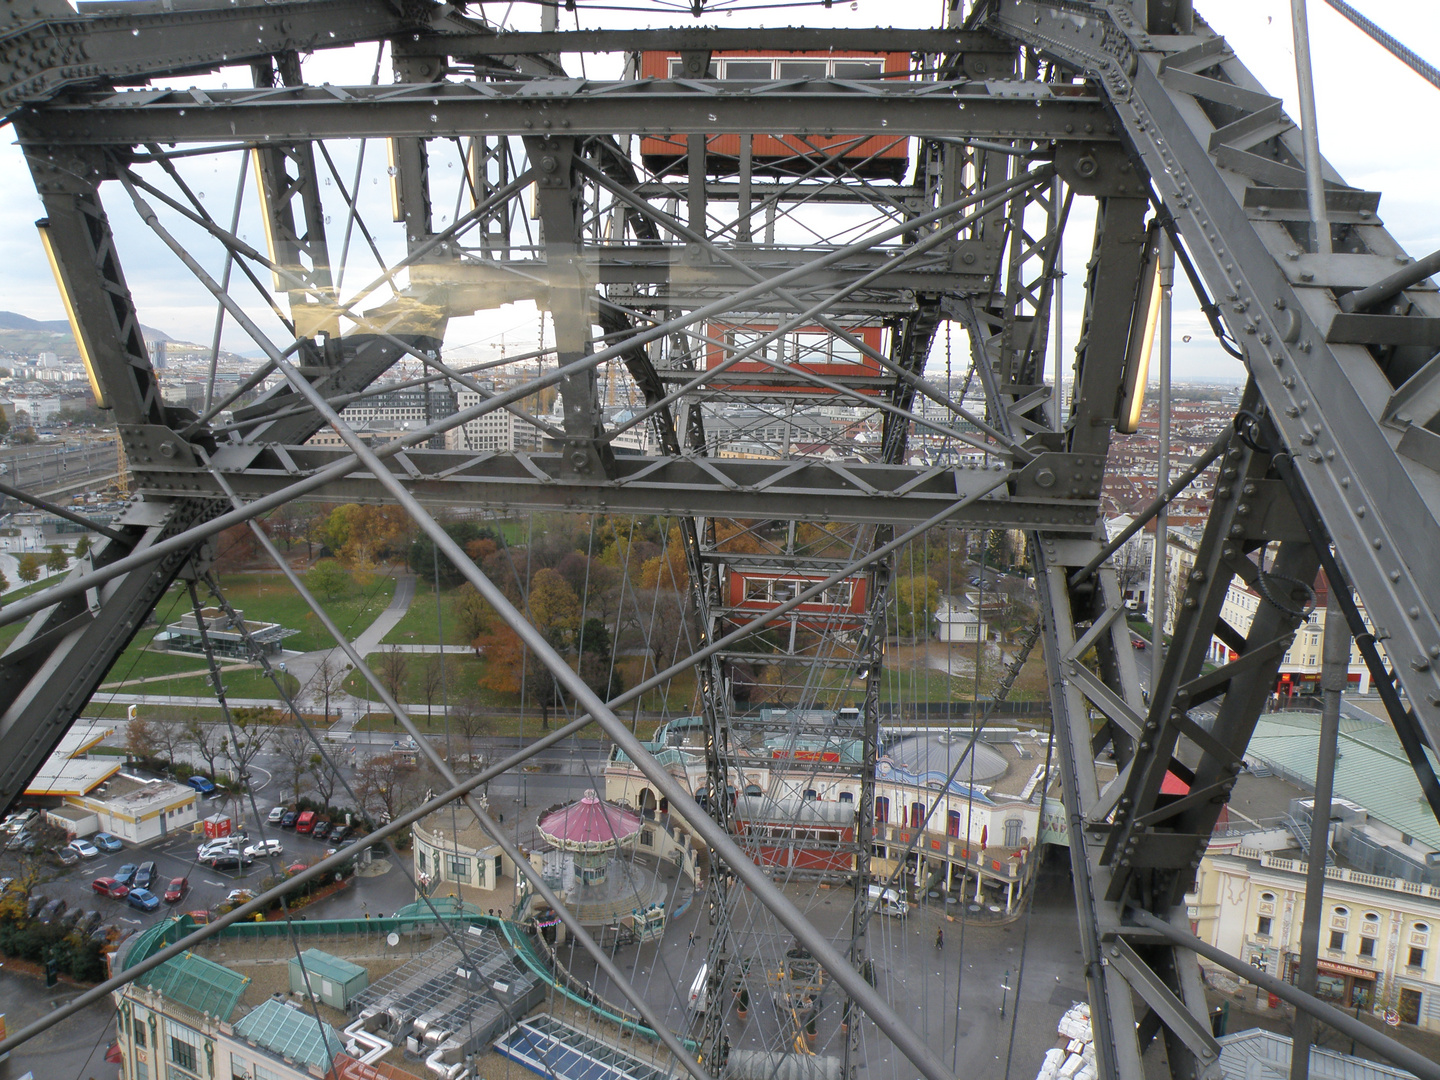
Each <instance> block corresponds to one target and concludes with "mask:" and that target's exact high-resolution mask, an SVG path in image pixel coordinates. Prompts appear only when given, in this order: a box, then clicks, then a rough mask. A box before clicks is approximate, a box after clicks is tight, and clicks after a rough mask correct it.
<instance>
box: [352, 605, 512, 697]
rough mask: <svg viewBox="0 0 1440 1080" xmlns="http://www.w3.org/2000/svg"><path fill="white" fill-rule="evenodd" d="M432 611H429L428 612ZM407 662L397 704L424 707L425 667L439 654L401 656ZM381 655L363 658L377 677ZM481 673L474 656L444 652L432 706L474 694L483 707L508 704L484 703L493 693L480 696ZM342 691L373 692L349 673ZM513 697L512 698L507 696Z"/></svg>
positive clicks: (477, 660) (359, 677) (359, 693)
mask: <svg viewBox="0 0 1440 1080" xmlns="http://www.w3.org/2000/svg"><path fill="white" fill-rule="evenodd" d="M432 610H433V609H432ZM401 655H402V656H404V657H405V660H406V662H407V664H406V673H405V688H404V690H403V692H402V693H401V694H400V704H401V705H424V704H425V668H426V666H427V665H429V664H430V663H432V662H433V663H437V664H438V662H439V660H440V653H402V654H401ZM383 659H384V657H383V654H381V653H378V652H374V653H371V654H370V655H369V656H367V657H365V663H366V664H367V665H368V666H369V668H370V670H371V671H373V672H375V673H376V674H377V675H379V674H381V668H382V666H383V665H382V660H383ZM483 670H484V661H482V660H479V659H477V658H476V657H474V656H471V655H468V654H462V653H448V654H446V655H445V668H444V672H445V682H444V693H443V694H442V693H440V692H439V691H436V692H435V695H434V698H435V700H434V704H435V705H436V706H439V705H441V704H443V703H444V702H445V701H446V700H447V699H448V700H450V701H458V700H460V699H461V698H462V697H465V696H466V695H468V694H472V693H473V694H474V695H475V697H476V698H477V700H480V702H481V704H483V705H499V704H509V702H499V701H490V700H484V696H485V693H490V694H493V691H486V692H484V693H482V688H481V687H480V686H478V684H477V681H478V680H479V678H480V675H481V673H482V672H483ZM345 690H346V692H348V693H351V694H354V695H355V696H356V697H361V698H363V697H366V696H367V691H368V694H369V696H372V697H373V696H374V693H375V691H374V689H373V688H371V687H370V684H369V683H368V682H367V681H366V680H365V679H364V678H362V677H361V676H360V675H359V674H358V673H356V672H351V673H350V675H349V676H347V677H346V679H345ZM510 696H511V697H514V696H515V695H510Z"/></svg>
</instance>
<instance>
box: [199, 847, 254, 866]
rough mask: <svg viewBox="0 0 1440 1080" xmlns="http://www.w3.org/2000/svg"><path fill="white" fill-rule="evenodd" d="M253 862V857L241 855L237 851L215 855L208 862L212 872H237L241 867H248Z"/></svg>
mask: <svg viewBox="0 0 1440 1080" xmlns="http://www.w3.org/2000/svg"><path fill="white" fill-rule="evenodd" d="M254 861H255V859H254V857H253V856H250V855H245V854H242V853H241V852H239V851H232V852H226V853H225V854H224V855H216V856H215V857H214V858H212V859H210V860H209V863H210V867H211V869H213V870H239V869H240V868H241V867H244V866H249V865H250V864H251V863H253V862H254Z"/></svg>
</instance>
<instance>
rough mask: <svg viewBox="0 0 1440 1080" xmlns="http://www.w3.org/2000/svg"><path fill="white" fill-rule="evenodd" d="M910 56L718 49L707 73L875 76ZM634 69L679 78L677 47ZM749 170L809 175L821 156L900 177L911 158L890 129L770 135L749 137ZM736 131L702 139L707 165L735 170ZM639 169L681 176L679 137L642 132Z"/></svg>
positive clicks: (872, 175)
mask: <svg viewBox="0 0 1440 1080" xmlns="http://www.w3.org/2000/svg"><path fill="white" fill-rule="evenodd" d="M909 72H910V54H909V53H903V52H890V53H867V52H855V51H844V50H836V51H834V52H799V53H787V54H785V55H783V56H782V55H777V54H775V53H765V52H740V51H737V52H719V53H716V54H715V55H714V57H713V58H712V59H711V61H710V70H709V72H708V73H707V76H706V77H707V78H711V79H722V80H730V79H741V80H746V81H758V82H769V81H771V80H774V79H832V78H833V79H878V78H886V77H888V78H901V79H906V78H909ZM640 74H641V76H642V77H644V78H647V79H678V78H681V77H682V76H684V75H685V71H684V67H683V64H682V61H681V59H680V54H679V53H670V52H659V51H654V52H646V53H642V54H641V58H640ZM750 138H751V139H752V142H751V149H750V155H751V162H752V165H751V167H752V169H753V171H754V172H755V174H756V175H761V176H765V175H770V176H775V175H781V176H795V175H802V174H809V173H811V172H813V171H814V170H815V167H816V165H817V164H819V163H821V162H823V161H825V160H826V159H827V158H835V159H837V167H840V166H843V169H844V171H845V172H846V173H849V174H853V175H856V176H862V177H865V178H866V179H872V180H874V179H887V180H894V181H900V180H902V179H904V177H905V171H906V169H907V168H908V167H909V164H910V148H909V145H908V142H907V140H905V139H903V138H897V137H895V136H893V135H873V136H869V137H862V136H859V135H806V136H799V135H768V134H756V135H753V136H750ZM740 139H741V136H740V135H739V134H727V135H712V136H710V137H709V138H708V139H707V140H706V155H707V157H708V159H709V161H708V163H707V165H706V168H707V170H708V171H709V172H711V173H727V172H728V173H733V172H735V171H736V170H737V168H738V165H739V160H740ZM640 154H641V156H642V158H643V159H644V161H645V167H646V168H648V169H650V170H651V171H652V172H654V173H656V174H657V175H662V176H663V175H677V174H678V175H681V176H683V175H685V172H686V143H685V136H683V135H678V136H657V135H647V136H646V137H645V138H643V139H641V140H640Z"/></svg>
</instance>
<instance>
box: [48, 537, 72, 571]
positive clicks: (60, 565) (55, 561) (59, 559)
mask: <svg viewBox="0 0 1440 1080" xmlns="http://www.w3.org/2000/svg"><path fill="white" fill-rule="evenodd" d="M69 565H70V556H69V555H68V554H66V552H65V549H64V548H62V547H61V546H60V545H59V544H51V545H50V552H49V554H47V555H46V556H45V569H46V570H49V571H50V572H51V573H52V574H58V573H59V572H60V571H61V570H64V569H65V567H67V566H69Z"/></svg>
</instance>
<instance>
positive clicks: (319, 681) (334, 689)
mask: <svg viewBox="0 0 1440 1080" xmlns="http://www.w3.org/2000/svg"><path fill="white" fill-rule="evenodd" d="M345 675H346V670H345V666H344V665H343V664H342V663H341V662H340V661H339V660H337V659H336V658H335V654H334V653H326V654H325V655H324V656H323V657H321V659H320V664H319V666H317V667H316V668H315V674H313V675H311V676H310V681H309V682H307V683H306V684H305V687H304V689H303V690H301V691H300V693H301V696H302V697H304V698H307V699H308V700H310V701H312V702H314V703H315V704H316V705H317V706H319V707H320V708H321V710H322V714H323V715H324V717H325V725H326V726H327V727H328V726H329V724H330V702H331V700H332V699H334V698H336V697H339V696H340V694H341V693H342V691H343V689H344V685H345Z"/></svg>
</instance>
